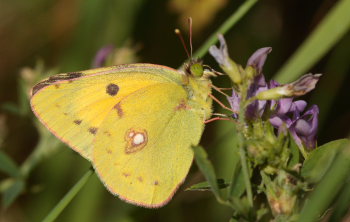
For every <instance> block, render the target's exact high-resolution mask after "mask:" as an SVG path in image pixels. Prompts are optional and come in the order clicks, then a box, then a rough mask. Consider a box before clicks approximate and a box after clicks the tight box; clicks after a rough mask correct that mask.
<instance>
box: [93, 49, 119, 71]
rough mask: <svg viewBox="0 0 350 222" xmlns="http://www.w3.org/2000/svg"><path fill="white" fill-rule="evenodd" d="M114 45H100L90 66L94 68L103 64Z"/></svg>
mask: <svg viewBox="0 0 350 222" xmlns="http://www.w3.org/2000/svg"><path fill="white" fill-rule="evenodd" d="M113 50H114V46H113V45H107V46H104V47H102V48H101V49H100V50H98V52H97V53H96V56H95V58H94V62H93V64H92V66H93V67H94V68H97V67H101V66H104V63H105V62H106V59H107V58H108V56H109V55H110V54H111V53H112V52H113Z"/></svg>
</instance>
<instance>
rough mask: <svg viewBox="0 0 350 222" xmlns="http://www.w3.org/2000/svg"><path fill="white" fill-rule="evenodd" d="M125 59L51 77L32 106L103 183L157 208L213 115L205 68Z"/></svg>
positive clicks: (195, 64)
mask: <svg viewBox="0 0 350 222" xmlns="http://www.w3.org/2000/svg"><path fill="white" fill-rule="evenodd" d="M184 70H185V71H183V72H182V71H178V70H175V69H172V68H169V67H166V66H160V65H153V64H129V65H119V66H112V67H106V68H98V69H90V70H86V71H81V72H71V73H64V74H58V75H55V76H52V77H50V78H48V79H46V80H43V81H42V82H40V83H38V84H37V85H35V86H34V87H33V89H32V98H31V107H32V110H33V112H34V113H35V115H36V116H37V117H38V118H39V120H40V121H41V122H42V123H43V124H44V125H45V126H46V127H47V128H48V129H49V130H50V131H51V132H52V133H53V134H54V135H55V136H57V137H58V138H59V139H61V140H62V141H63V142H65V143H66V144H68V145H69V146H70V147H71V148H72V149H74V150H75V151H76V152H78V153H80V154H81V155H82V156H83V157H84V158H86V159H88V160H89V161H91V163H92V165H93V167H94V168H95V171H96V173H97V174H98V176H99V177H100V179H101V180H102V182H103V184H104V185H105V186H106V187H107V189H108V190H109V191H110V192H111V193H113V194H116V195H118V196H119V197H120V198H121V199H123V200H125V201H127V202H130V203H133V204H136V205H141V206H144V207H150V208H153V207H161V206H163V205H164V204H166V203H167V202H168V201H169V200H170V199H171V198H172V196H173V195H174V193H175V191H176V190H177V188H178V187H179V185H181V183H182V182H183V181H184V178H185V177H186V175H187V173H188V171H189V168H190V166H191V163H192V160H193V151H192V150H191V146H193V145H197V144H198V143H199V140H200V137H201V134H202V132H203V129H204V121H205V120H206V119H209V117H210V116H211V114H212V109H211V106H212V100H211V98H210V96H209V94H210V93H211V82H210V80H209V76H210V75H211V74H210V72H207V71H204V70H203V66H202V65H201V63H199V62H191V63H189V64H188V65H187V66H185V69H184Z"/></svg>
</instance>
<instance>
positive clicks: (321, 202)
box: [299, 141, 350, 222]
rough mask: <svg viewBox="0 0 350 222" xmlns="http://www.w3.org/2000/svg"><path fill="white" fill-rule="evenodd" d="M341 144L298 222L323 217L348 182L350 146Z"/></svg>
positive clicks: (346, 143)
mask: <svg viewBox="0 0 350 222" xmlns="http://www.w3.org/2000/svg"><path fill="white" fill-rule="evenodd" d="M342 143H343V144H342V146H341V148H340V149H339V151H338V152H337V155H336V157H335V159H334V161H333V164H332V165H331V166H330V168H329V169H328V171H327V173H326V174H325V175H324V177H323V179H322V180H321V181H320V183H319V184H318V185H317V186H316V189H315V190H314V191H313V192H312V193H311V195H310V199H309V200H307V201H306V202H305V205H304V207H303V209H302V211H301V213H300V218H299V221H300V222H308V221H310V222H311V221H316V220H318V219H319V218H320V217H321V216H323V215H324V214H325V211H326V210H327V208H328V207H329V206H330V204H331V203H332V202H333V200H334V198H335V197H336V196H337V195H339V191H340V190H341V188H342V187H343V185H344V184H345V182H346V181H348V180H349V172H350V146H349V143H348V142H346V141H345V142H344V141H343V142H342ZM345 202H346V203H348V202H347V201H345ZM343 207H349V206H343Z"/></svg>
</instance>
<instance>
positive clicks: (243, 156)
mask: <svg viewBox="0 0 350 222" xmlns="http://www.w3.org/2000/svg"><path fill="white" fill-rule="evenodd" d="M247 87H248V84H244V85H242V87H241V95H242V101H245V102H243V103H242V104H241V106H240V111H239V113H240V115H239V116H238V120H239V124H240V125H241V126H240V127H242V125H244V119H245V115H244V114H245V111H246V106H247V101H248V100H247V98H246V95H247V90H248V89H247ZM238 140H239V142H238V145H239V156H240V159H241V164H242V172H243V178H244V184H245V188H246V192H247V198H248V203H249V205H250V206H251V207H253V193H252V185H251V183H250V176H249V170H248V164H247V158H246V150H245V148H246V146H245V141H244V135H243V131H242V130H239V135H238Z"/></svg>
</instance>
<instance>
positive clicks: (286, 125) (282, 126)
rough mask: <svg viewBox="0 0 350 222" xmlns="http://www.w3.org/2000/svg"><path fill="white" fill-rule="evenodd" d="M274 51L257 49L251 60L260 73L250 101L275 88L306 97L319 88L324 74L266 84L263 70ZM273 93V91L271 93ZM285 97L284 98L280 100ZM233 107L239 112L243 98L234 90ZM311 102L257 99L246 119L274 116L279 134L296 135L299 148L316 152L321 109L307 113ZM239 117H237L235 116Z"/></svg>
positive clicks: (231, 100)
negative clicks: (320, 79)
mask: <svg viewBox="0 0 350 222" xmlns="http://www.w3.org/2000/svg"><path fill="white" fill-rule="evenodd" d="M270 52H271V48H269V47H266V48H261V49H259V50H257V51H256V52H255V53H254V54H253V55H252V56H251V57H250V58H249V59H248V63H247V67H248V66H252V67H253V68H254V69H255V71H256V74H257V75H256V76H255V77H254V80H253V82H252V84H251V85H250V86H249V89H248V92H247V98H248V99H249V98H252V97H254V96H256V95H257V94H259V93H260V92H264V91H267V90H269V91H271V89H276V90H277V89H284V88H285V89H287V90H289V91H290V92H291V93H292V95H293V96H298V95H304V94H305V93H307V92H309V91H311V90H312V89H314V88H315V84H316V83H317V81H318V79H319V77H320V75H319V74H316V75H311V74H307V75H305V76H303V77H301V78H300V79H298V80H297V81H295V82H293V83H290V84H286V85H280V84H279V83H278V82H276V81H274V80H271V81H270V82H269V83H268V84H267V83H266V80H265V77H264V75H263V73H262V68H263V66H264V63H265V61H266V58H267V55H268V53H270ZM271 92H273V91H271ZM279 98H281V97H279ZM228 101H229V103H230V105H231V108H232V110H233V111H234V112H236V113H238V112H239V109H240V108H239V107H240V102H241V96H240V94H239V93H237V92H235V91H234V90H233V92H232V97H229V98H228ZM306 105H307V103H306V102H305V101H303V100H297V101H293V98H283V97H282V98H281V99H278V100H255V101H253V102H252V103H251V104H249V105H248V106H247V109H246V113H245V114H246V115H245V116H246V118H247V120H251V121H253V120H254V119H256V118H261V117H262V116H263V115H264V113H265V112H268V113H270V117H268V118H269V121H270V123H271V124H272V125H273V126H274V127H275V128H276V129H278V132H279V133H284V132H286V130H288V131H289V132H290V133H291V135H292V136H293V138H294V140H295V142H296V143H297V145H298V146H305V147H307V148H309V149H312V148H314V147H315V146H316V133H317V127H318V113H319V110H318V107H317V106H316V105H313V106H312V107H311V108H310V109H309V110H307V111H306V112H305V113H303V112H304V110H305V108H306ZM233 117H234V118H237V117H238V116H237V114H233Z"/></svg>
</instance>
